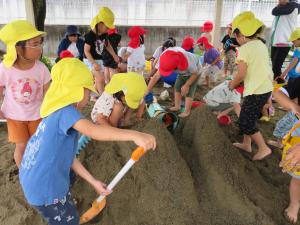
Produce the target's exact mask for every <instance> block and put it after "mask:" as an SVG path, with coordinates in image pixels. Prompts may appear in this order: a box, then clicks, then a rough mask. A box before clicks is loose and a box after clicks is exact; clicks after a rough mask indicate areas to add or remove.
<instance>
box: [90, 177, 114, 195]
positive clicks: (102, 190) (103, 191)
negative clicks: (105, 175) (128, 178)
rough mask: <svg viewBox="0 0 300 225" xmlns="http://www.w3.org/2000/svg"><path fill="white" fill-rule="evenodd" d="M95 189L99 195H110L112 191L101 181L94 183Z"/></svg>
mask: <svg viewBox="0 0 300 225" xmlns="http://www.w3.org/2000/svg"><path fill="white" fill-rule="evenodd" d="M93 187H94V188H95V190H96V192H97V193H98V194H99V195H105V196H107V195H109V194H111V192H112V191H111V190H108V189H107V188H106V184H104V183H102V182H101V181H100V180H95V181H94V183H93Z"/></svg>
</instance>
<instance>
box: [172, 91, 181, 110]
mask: <svg viewBox="0 0 300 225" xmlns="http://www.w3.org/2000/svg"><path fill="white" fill-rule="evenodd" d="M174 95H175V106H173V107H171V108H170V110H171V111H173V112H175V111H179V110H180V104H181V98H182V97H181V93H180V92H178V91H175V94H174Z"/></svg>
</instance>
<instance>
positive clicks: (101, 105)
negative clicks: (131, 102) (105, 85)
mask: <svg viewBox="0 0 300 225" xmlns="http://www.w3.org/2000/svg"><path fill="white" fill-rule="evenodd" d="M116 101H118V100H116V99H115V98H114V96H113V95H112V94H108V93H106V92H103V93H102V95H101V96H100V97H99V98H98V99H97V101H96V103H95V105H94V107H93V110H92V113H91V118H92V120H93V122H94V123H96V121H97V117H98V115H99V114H100V113H101V114H103V116H106V117H109V116H110V114H111V112H112V110H113V107H114V104H115V102H116Z"/></svg>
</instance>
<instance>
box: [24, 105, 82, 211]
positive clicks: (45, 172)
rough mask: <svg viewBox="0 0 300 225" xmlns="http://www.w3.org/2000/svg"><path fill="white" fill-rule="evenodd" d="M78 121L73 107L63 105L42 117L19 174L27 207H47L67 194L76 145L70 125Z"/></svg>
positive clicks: (76, 139)
mask: <svg viewBox="0 0 300 225" xmlns="http://www.w3.org/2000/svg"><path fill="white" fill-rule="evenodd" d="M81 118H82V116H81V114H80V113H79V112H78V111H77V110H76V108H75V107H74V106H72V105H69V106H66V107H64V108H62V109H59V110H57V111H56V112H54V113H52V114H51V115H50V116H48V117H46V118H44V119H43V120H42V121H41V123H40V125H39V126H38V128H37V130H36V132H35V134H34V135H33V136H32V137H31V138H30V140H29V142H28V144H27V147H26V149H25V153H24V156H23V159H22V163H21V167H20V174H19V177H20V183H21V186H22V188H23V191H24V194H25V197H26V199H27V201H28V202H29V204H31V205H34V206H41V205H51V204H55V203H57V202H58V201H59V200H62V199H63V198H64V197H65V196H66V195H67V193H68V191H69V183H70V178H69V174H70V169H71V166H72V164H73V161H74V158H75V154H76V149H77V142H78V131H76V130H75V129H73V128H72V126H73V125H74V124H75V123H76V122H77V121H78V120H80V119H81Z"/></svg>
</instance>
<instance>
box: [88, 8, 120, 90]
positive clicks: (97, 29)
mask: <svg viewBox="0 0 300 225" xmlns="http://www.w3.org/2000/svg"><path fill="white" fill-rule="evenodd" d="M114 20H115V17H114V14H113V12H112V11H111V10H110V9H109V8H107V7H102V8H101V9H100V10H99V13H98V15H96V16H95V17H94V18H93V20H92V23H91V30H90V32H89V33H87V34H86V35H85V37H84V38H85V44H84V60H83V61H84V63H85V64H86V65H87V66H88V67H89V68H90V70H91V71H92V73H93V75H94V76H95V84H96V89H97V91H98V92H99V93H100V94H101V93H102V92H103V90H104V85H105V78H104V66H103V58H102V53H103V50H104V49H106V50H107V51H108V52H109V54H110V55H111V56H112V57H113V59H114V60H115V62H116V63H119V57H118V56H117V55H116V53H115V52H114V50H113V48H112V46H111V44H110V42H109V41H108V35H107V31H108V29H113V28H114Z"/></svg>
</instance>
